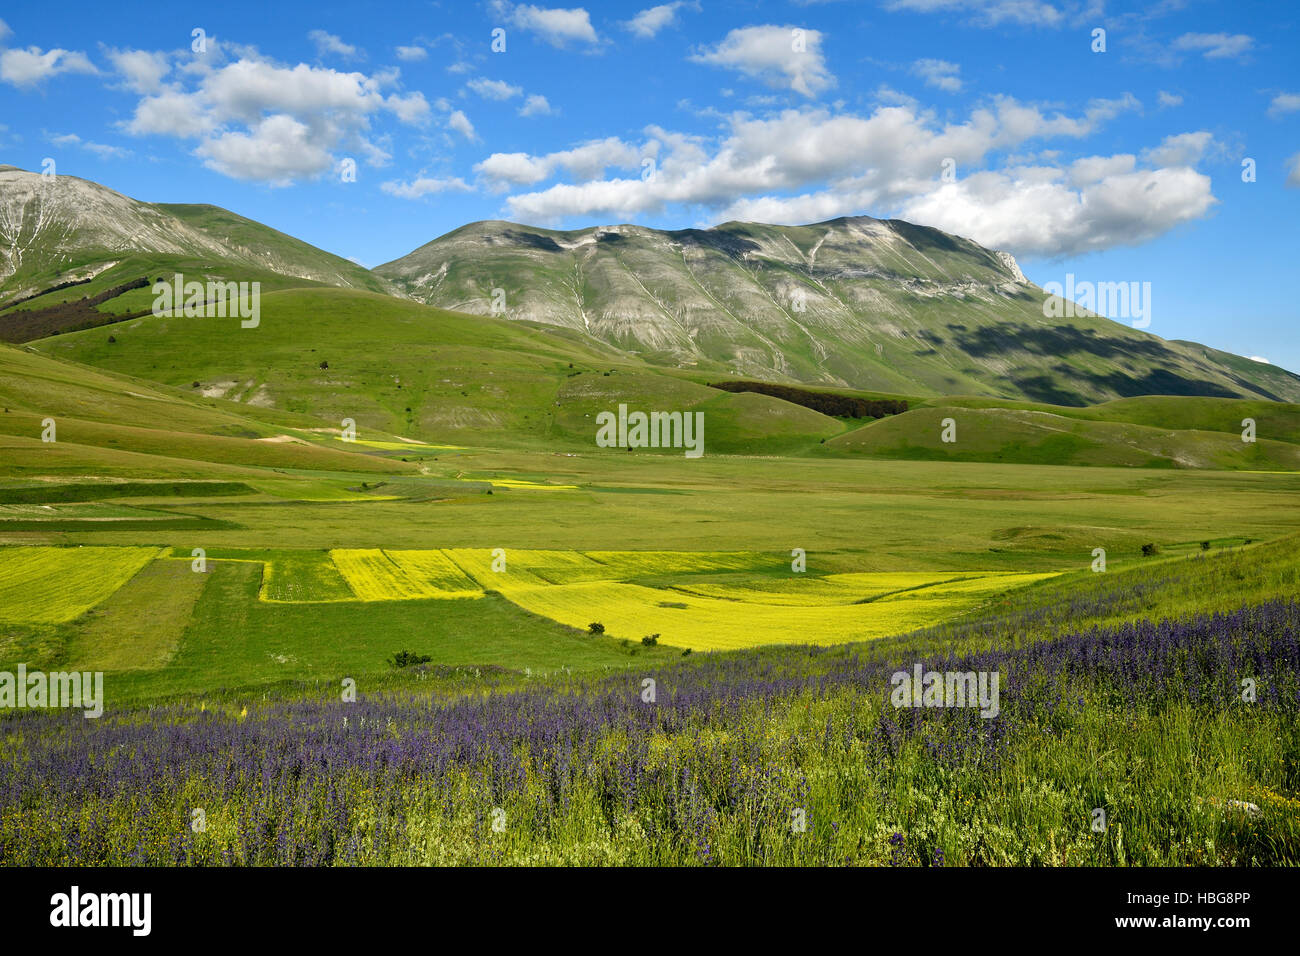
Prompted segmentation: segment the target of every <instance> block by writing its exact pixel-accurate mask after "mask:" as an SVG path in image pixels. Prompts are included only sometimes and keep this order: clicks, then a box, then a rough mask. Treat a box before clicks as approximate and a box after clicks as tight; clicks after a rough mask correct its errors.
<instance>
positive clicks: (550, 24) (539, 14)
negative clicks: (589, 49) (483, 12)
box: [493, 0, 600, 47]
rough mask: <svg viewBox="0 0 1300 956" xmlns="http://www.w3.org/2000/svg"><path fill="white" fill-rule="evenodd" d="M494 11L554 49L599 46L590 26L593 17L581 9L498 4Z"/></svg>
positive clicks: (525, 4)
mask: <svg viewBox="0 0 1300 956" xmlns="http://www.w3.org/2000/svg"><path fill="white" fill-rule="evenodd" d="M493 10H494V12H495V13H496V15H497V16H499V17H502V18H504V19H505V20H506V21H507V22H509V23H511V24H512V25H514V26H516V27H518V28H519V29H521V30H525V31H527V32H529V33H535V34H537V36H539V37H541V38H542V39H543V40H545V41H546V42H547V43H549V44H551V45H552V46H557V47H563V46H566V45H567V44H569V43H571V42H577V43H597V42H598V41H599V40H600V38H599V37H598V36H597V35H596V29H595V27H593V26H592V25H591V16H590V14H588V13H587V11H586V10H585V9H583V8H582V7H575V8H573V9H563V8H559V7H554V8H548V7H536V6H533V5H532V4H527V3H521V4H511V3H507V2H502V0H497V2H496V3H494V4H493Z"/></svg>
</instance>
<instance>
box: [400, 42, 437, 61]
mask: <svg viewBox="0 0 1300 956" xmlns="http://www.w3.org/2000/svg"><path fill="white" fill-rule="evenodd" d="M397 58H398V59H399V60H402V61H403V62H406V63H414V62H416V61H417V60H427V59H428V58H429V51H428V50H426V49H425V48H424V47H422V46H399V47H398V48H397Z"/></svg>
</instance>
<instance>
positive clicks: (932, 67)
mask: <svg viewBox="0 0 1300 956" xmlns="http://www.w3.org/2000/svg"><path fill="white" fill-rule="evenodd" d="M912 72H913V73H914V74H916V75H917V76H919V77H921V79H923V80H925V85H926V86H933V87H935V88H936V89H940V90H943V91H944V92H945V93H960V92H961V77H960V76H958V75H957V74H959V73H960V72H961V66H960V65H959V64H956V63H949V62H948V61H947V60H928V59H926V60H917V61H916V62H915V63H913V64H912Z"/></svg>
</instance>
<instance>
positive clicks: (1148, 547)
mask: <svg viewBox="0 0 1300 956" xmlns="http://www.w3.org/2000/svg"><path fill="white" fill-rule="evenodd" d="M1159 553H1160V549H1159V548H1158V547H1156V546H1155V545H1154V544H1144V545H1142V557H1144V558H1149V557H1151V555H1153V554H1159Z"/></svg>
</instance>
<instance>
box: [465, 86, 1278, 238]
mask: <svg viewBox="0 0 1300 956" xmlns="http://www.w3.org/2000/svg"><path fill="white" fill-rule="evenodd" d="M1140 105H1141V104H1140V103H1138V101H1137V100H1136V99H1135V98H1133V97H1132V96H1129V95H1124V96H1121V97H1118V98H1116V99H1111V100H1095V101H1093V102H1091V103H1089V104H1088V105H1087V106H1086V108H1084V109H1083V110H1082V111H1081V112H1079V113H1078V114H1074V115H1070V114H1065V113H1061V112H1051V111H1045V110H1043V109H1042V108H1040V107H1037V106H1034V105H1031V104H1025V103H1021V102H1019V101H1016V100H1014V99H1011V98H1009V97H997V98H995V99H994V100H992V101H991V103H990V105H988V106H985V107H981V108H979V109H976V110H974V111H973V112H972V113H971V114H970V115H969V117H968V118H967V119H966V120H965V121H964V122H948V123H940V122H939V121H938V120H937V119H936V117H935V116H934V115H933V114H931V113H928V112H924V111H920V110H918V109H917V108H916V107H915V106H912V105H888V106H884V105H882V106H880V107H878V108H877V109H876V110H875V111H874V112H873V113H871V114H870V115H865V116H860V115H853V114H845V113H835V112H832V111H830V110H826V109H811V108H805V109H789V110H785V111H783V112H781V113H779V114H776V115H772V116H768V117H761V118H759V117H753V116H751V115H749V114H745V113H736V114H733V115H732V116H731V117H730V118H729V125H728V128H727V129H726V130H725V132H724V133H723V134H722V135H721V136H720V137H719V138H718V139H717V140H706V139H705V138H703V137H698V136H691V135H685V134H681V133H674V132H669V131H666V130H663V129H660V128H658V127H651V128H649V129H648V130H647V131H646V132H647V134H648V135H649V137H650V138H649V140H648V141H647V142H646V143H643V144H640V145H637V144H633V143H629V142H624V141H623V140H620V139H618V138H610V139H606V140H600V141H596V142H594V143H588V144H583V145H582V146H580V147H578V148H576V149H574V150H568V151H562V152H557V153H548V154H544V155H531V154H527V153H494V154H492V155H491V156H489V157H488V158H487V159H485V160H483V161H482V162H481V163H479V164H478V165H477V166H476V167H475V172H476V173H478V174H479V175H480V176H481V177H483V179H484V180H485V181H486V182H487V184H488V185H489V187H490V188H494V189H498V190H511V189H521V188H523V189H528V188H530V187H539V186H541V184H544V183H547V182H548V181H551V180H553V179H556V178H558V177H560V176H562V175H564V174H567V176H568V178H569V179H570V181H568V182H554V183H552V184H551V185H547V186H544V188H534V189H532V191H523V192H515V193H513V194H511V195H508V196H507V198H506V201H505V202H506V207H507V211H508V215H509V216H510V218H514V219H519V220H522V221H525V222H530V221H531V222H554V221H558V220H561V219H563V218H566V217H581V218H592V217H595V216H610V217H617V218H623V219H628V218H633V217H636V216H638V215H643V214H658V213H661V212H663V210H664V209H665V208H667V207H670V206H676V207H686V208H701V207H702V208H704V209H707V210H709V211H710V212H709V215H710V218H712V219H713V220H714V221H722V220H727V219H745V220H758V221H764V222H781V223H805V222H815V221H821V220H825V219H830V218H834V217H836V216H842V215H857V214H862V213H867V212H871V213H872V214H875V215H885V214H889V215H901V216H902V217H904V218H908V219H912V220H914V221H917V222H921V223H925V224H927V225H933V226H937V227H938V228H941V229H946V230H948V231H950V232H954V233H957V234H959V235H964V236H969V237H971V238H973V239H975V240H976V241H978V242H981V243H983V244H985V245H988V246H990V247H992V248H1001V249H1007V250H1008V251H1011V252H1014V253H1016V254H1021V255H1025V254H1028V255H1037V256H1059V255H1067V254H1075V253H1081V252H1087V251H1091V250H1097V249H1105V248H1110V247H1113V246H1116V245H1123V244H1129V243H1138V242H1142V241H1145V240H1146V239H1149V238H1152V237H1154V236H1158V235H1160V234H1162V233H1164V232H1166V231H1168V230H1169V229H1172V228H1174V227H1175V226H1177V225H1179V224H1181V223H1184V222H1190V221H1193V220H1195V219H1197V218H1200V217H1203V216H1204V215H1206V214H1207V213H1208V212H1209V210H1210V209H1211V208H1212V207H1213V205H1214V204H1215V202H1216V201H1217V200H1215V198H1214V196H1213V195H1212V193H1211V189H1210V179H1209V177H1208V176H1205V175H1203V174H1202V173H1200V172H1198V171H1197V170H1196V169H1195V168H1194V165H1195V164H1196V163H1197V162H1198V161H1199V160H1200V159H1201V158H1202V157H1203V156H1204V155H1205V154H1206V153H1207V152H1208V151H1209V150H1211V149H1212V148H1214V146H1215V144H1214V141H1213V139H1212V137H1211V136H1210V134H1208V133H1205V132H1191V133H1185V134H1179V135H1177V136H1170V137H1167V138H1166V139H1165V140H1164V141H1162V142H1161V143H1160V144H1159V145H1157V146H1154V147H1152V148H1150V149H1148V150H1145V151H1143V153H1142V154H1141V156H1140V157H1139V156H1135V155H1128V154H1119V155H1112V156H1088V157H1084V158H1082V159H1078V160H1076V161H1074V162H1072V163H1067V164H1064V165H1061V164H1059V163H1058V162H1057V159H1056V157H1057V156H1058V155H1059V154H1058V153H1056V152H1055V151H1052V150H1040V151H1037V152H1036V153H1032V151H1031V154H1032V155H1036V156H1037V157H1038V158H1037V159H1036V160H1033V159H1026V160H1024V161H1022V162H1018V163H1016V164H1015V165H1010V166H1006V167H1004V168H1001V169H997V170H990V169H987V168H986V167H987V165H988V163H989V162H990V160H991V159H993V158H994V157H996V156H1005V155H1006V154H1007V153H1008V151H1010V150H1015V149H1018V148H1020V147H1022V146H1024V145H1026V144H1030V143H1034V142H1037V141H1042V140H1047V139H1052V138H1066V139H1081V138H1083V137H1086V136H1088V135H1090V134H1092V133H1093V132H1095V131H1096V130H1097V129H1098V128H1099V127H1100V126H1101V125H1102V124H1104V123H1105V122H1106V121H1108V120H1109V119H1111V118H1113V117H1115V116H1117V115H1119V114H1120V113H1123V112H1126V111H1129V110H1135V109H1138V108H1140ZM645 157H655V159H656V167H655V173H654V175H653V176H650V177H646V178H642V176H640V175H639V173H640V170H641V163H642V160H643V158H645ZM949 165H952V166H954V167H955V169H956V170H957V171H958V178H957V180H956V181H955V182H947V181H945V179H944V178H943V177H942V176H941V171H942V170H943V169H944V168H945V167H946V166H949ZM609 169H614V170H618V171H619V172H618V173H617V174H616V175H614V176H612V177H610V176H607V175H606V171H607V170H609ZM967 171H970V172H967ZM1298 175H1300V174H1298Z"/></svg>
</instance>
